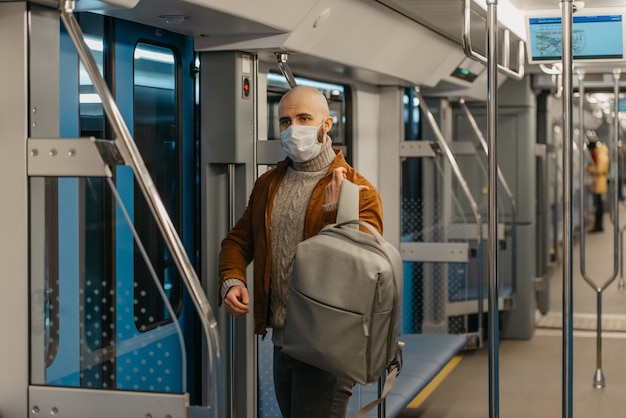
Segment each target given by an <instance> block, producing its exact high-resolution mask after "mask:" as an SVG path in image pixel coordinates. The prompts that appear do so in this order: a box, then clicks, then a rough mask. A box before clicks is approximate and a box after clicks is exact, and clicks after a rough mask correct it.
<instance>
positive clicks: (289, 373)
mask: <svg viewBox="0 0 626 418" xmlns="http://www.w3.org/2000/svg"><path fill="white" fill-rule="evenodd" d="M278 114H279V123H280V132H281V137H280V141H281V146H282V148H283V149H284V150H285V152H286V153H287V158H286V159H285V160H283V161H281V162H279V163H278V164H277V165H276V168H274V169H272V170H270V171H268V172H266V173H265V174H263V175H262V176H261V177H259V179H258V180H257V181H256V183H255V185H254V188H253V190H252V194H251V195H250V199H249V201H248V207H247V208H246V210H245V212H244V213H243V215H242V216H241V218H240V219H239V220H238V221H237V223H236V224H235V226H234V227H233V229H232V230H231V231H230V232H229V233H228V235H227V236H226V238H225V239H224V240H223V241H222V248H221V252H220V256H219V277H220V281H219V286H220V295H221V300H222V302H223V304H224V307H225V309H226V311H227V312H228V313H230V314H231V315H232V316H234V317H239V316H242V315H245V314H247V313H249V312H250V305H252V306H253V309H254V320H255V333H256V334H258V335H265V334H266V332H267V331H266V330H267V328H270V327H271V328H272V341H273V343H274V386H275V391H276V398H277V399H278V404H279V406H280V409H281V412H282V414H283V417H284V418H291V417H293V418H313V417H317V418H329V417H341V418H343V417H345V414H346V411H347V405H348V401H349V398H350V396H351V394H352V387H353V386H354V382H350V381H348V380H346V379H342V378H339V377H336V376H334V375H332V374H330V373H328V372H325V371H323V370H320V369H317V368H315V367H313V366H310V365H308V364H305V363H302V362H300V361H298V360H295V359H293V358H292V357H290V356H288V355H287V354H285V353H283V352H282V342H283V326H284V324H285V318H286V316H287V314H288V313H287V311H286V308H287V296H288V292H289V284H290V276H291V268H292V264H293V259H294V257H295V253H296V247H297V245H298V243H299V242H301V241H303V240H305V239H307V238H310V237H312V236H314V235H316V234H317V233H318V232H319V231H320V230H321V229H322V228H323V227H324V226H326V225H329V224H333V223H336V219H337V206H338V201H339V192H340V190H341V183H342V182H343V180H344V179H348V180H349V181H351V182H352V183H354V184H356V185H358V186H359V188H360V198H359V204H360V206H359V211H360V212H359V217H360V219H361V220H363V221H366V222H368V223H369V224H371V225H372V226H374V228H376V229H377V230H378V231H379V232H381V233H382V229H383V223H382V204H381V201H380V196H379V195H378V192H377V191H376V189H375V188H374V186H372V184H370V182H369V181H367V179H365V177H363V176H362V175H361V174H359V173H358V172H357V171H356V170H355V169H354V168H352V167H351V166H350V165H349V164H348V163H347V162H346V160H345V158H344V155H343V153H342V152H341V151H337V150H334V149H333V148H332V140H331V138H330V137H329V136H328V132H329V131H330V129H331V128H332V126H333V118H332V117H331V116H330V111H329V108H328V102H327V101H326V98H325V97H324V95H323V94H322V93H321V92H320V91H319V90H317V89H314V88H311V87H304V86H299V87H295V88H293V89H291V90H289V91H288V92H287V93H285V94H284V95H283V97H282V98H281V100H280V103H279V106H278ZM252 260H254V298H250V295H249V293H248V287H247V278H246V267H247V265H248V264H249V263H250V262H251V261H252ZM338 343H341V342H338Z"/></svg>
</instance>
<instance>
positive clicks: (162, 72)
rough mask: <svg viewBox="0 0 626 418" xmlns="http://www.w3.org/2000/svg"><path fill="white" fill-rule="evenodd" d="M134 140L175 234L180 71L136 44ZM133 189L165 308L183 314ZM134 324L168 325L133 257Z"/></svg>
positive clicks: (168, 265)
mask: <svg viewBox="0 0 626 418" xmlns="http://www.w3.org/2000/svg"><path fill="white" fill-rule="evenodd" d="M133 71H134V81H133V84H134V92H133V93H134V95H133V97H134V139H135V142H136V143H137V147H138V148H139V151H140V152H141V155H142V156H143V157H144V160H145V161H146V166H147V168H148V170H149V171H150V174H151V176H152V178H153V180H154V182H155V185H156V187H157V189H158V191H159V194H160V195H161V198H162V199H163V203H164V205H165V207H166V209H167V211H168V213H169V215H170V217H171V219H172V222H173V223H174V225H177V227H178V228H179V229H180V223H181V211H180V208H181V206H182V205H181V202H182V192H181V188H180V186H179V185H180V183H181V179H180V175H181V174H180V173H181V171H182V170H181V166H180V165H181V127H180V124H179V121H178V120H179V117H178V115H179V114H180V109H179V106H180V105H179V99H180V94H179V93H178V91H177V86H178V85H179V84H180V83H179V77H181V73H182V67H181V64H180V59H178V57H177V55H176V51H175V50H173V49H171V48H170V47H167V46H161V45H154V44H148V43H141V42H140V43H138V44H137V45H136V46H135V53H134V70H133ZM146 213H150V209H149V208H148V206H147V203H146V201H145V199H144V197H143V193H142V192H141V190H140V189H139V187H138V186H137V185H135V214H136V216H135V228H136V229H137V232H138V234H139V237H140V238H141V240H142V242H143V245H144V246H145V247H146V251H147V253H148V256H149V258H150V260H151V262H152V265H153V267H154V268H155V270H156V274H157V277H158V278H159V280H160V281H161V285H162V286H163V289H164V291H165V294H166V295H167V297H168V299H169V302H170V304H171V305H172V307H173V309H174V311H175V312H176V314H177V315H178V314H179V313H180V310H181V309H182V283H181V278H180V275H179V273H178V269H177V267H176V264H175V262H174V259H173V257H172V255H171V254H170V252H169V249H168V247H167V245H166V243H165V240H164V239H163V237H162V235H161V233H160V232H159V228H158V226H157V224H156V222H155V221H154V219H153V218H152V217H151V216H141V214H146ZM134 265H135V283H136V286H135V300H136V303H135V324H136V326H137V329H139V330H140V331H145V330H148V329H151V328H154V327H156V326H158V325H161V324H162V323H164V322H168V321H171V318H170V315H169V312H168V310H167V309H166V307H165V304H164V303H163V301H162V300H161V296H160V294H159V290H158V289H157V287H156V286H155V284H154V281H153V279H152V276H151V273H150V271H149V269H148V267H147V266H146V264H145V263H144V261H143V257H142V255H141V254H140V253H139V252H138V251H135V263H134Z"/></svg>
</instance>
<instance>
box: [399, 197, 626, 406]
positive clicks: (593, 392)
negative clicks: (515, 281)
mask: <svg viewBox="0 0 626 418" xmlns="http://www.w3.org/2000/svg"><path fill="white" fill-rule="evenodd" d="M620 219H621V221H620V224H621V225H625V224H626V206H622V207H621V208H620ZM585 246H586V258H585V260H586V271H587V272H588V274H587V277H590V278H591V279H594V281H597V283H598V284H599V285H602V284H603V283H604V282H606V280H607V279H608V278H609V277H610V275H611V272H612V271H613V248H614V247H613V232H612V222H611V219H610V216H609V215H608V214H605V217H604V232H602V233H596V234H587V235H586V245H585ZM579 248H580V242H579V240H578V239H577V240H576V242H575V244H574V256H573V287H572V289H573V294H574V296H573V308H574V309H573V312H574V320H573V326H574V338H573V372H572V376H573V379H572V381H573V389H572V397H571V399H572V402H573V406H572V409H571V412H572V415H571V416H573V417H580V418H583V417H584V418H589V417H594V418H626V361H625V360H626V292H622V291H620V290H619V286H618V284H619V280H620V274H619V273H618V275H617V278H616V280H615V281H614V282H613V283H612V284H611V285H610V286H609V287H608V288H607V289H606V290H604V292H603V293H602V301H603V313H602V316H603V326H602V328H603V333H602V340H601V344H602V349H601V352H602V357H601V358H602V371H603V372H604V377H605V387H604V388H602V389H596V388H594V387H593V382H594V374H595V371H596V362H597V355H596V353H597V348H596V346H597V338H596V335H597V334H596V309H597V293H596V291H595V290H594V288H592V287H591V286H590V285H589V284H588V283H587V282H586V281H585V280H584V278H583V276H582V274H581V273H580V262H579ZM562 281H563V275H562V261H558V262H557V263H556V264H555V266H554V269H553V271H552V274H551V275H550V278H549V282H550V308H549V311H548V312H547V314H546V315H541V314H540V313H537V315H536V322H537V326H536V328H535V333H534V336H533V337H532V338H531V339H530V340H523V341H522V340H501V341H500V344H499V375H498V379H499V396H498V399H497V403H498V407H497V408H495V409H497V411H498V412H499V414H496V413H494V414H492V415H490V403H493V402H490V400H489V392H490V391H489V373H488V370H489V366H488V364H489V363H488V359H489V357H488V344H485V345H484V347H483V348H481V349H478V350H472V351H464V352H462V353H460V355H459V356H460V361H459V362H458V364H457V365H456V366H454V367H453V368H452V367H450V368H451V371H449V372H447V373H448V374H447V375H446V376H445V378H443V379H442V380H441V382H440V383H439V384H438V385H436V387H435V388H432V386H434V385H433V384H431V385H430V387H429V388H427V390H426V391H428V390H431V391H432V392H431V393H426V395H427V396H425V400H423V401H421V400H420V398H421V397H422V396H420V398H416V399H415V400H414V401H413V402H412V403H411V404H410V405H409V407H408V408H406V409H405V410H404V411H403V412H402V413H401V414H400V415H399V417H400V418H417V417H423V418H448V417H449V418H452V417H454V418H460V417H462V418H485V417H503V418H527V417H537V418H555V417H561V416H563V417H566V416H567V415H564V414H563V398H564V397H563V377H562V365H563V356H562V352H563V351H562V348H563V336H562V330H561V324H562V320H561V309H562V288H563V286H562ZM444 370H445V369H444Z"/></svg>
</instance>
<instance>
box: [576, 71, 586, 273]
mask: <svg viewBox="0 0 626 418" xmlns="http://www.w3.org/2000/svg"><path fill="white" fill-rule="evenodd" d="M576 75H577V76H578V94H579V98H580V100H579V103H580V104H579V108H578V130H579V131H580V138H579V140H578V150H579V155H578V162H579V170H578V171H579V172H578V180H579V181H580V199H579V200H578V201H579V206H578V209H579V211H580V225H578V229H579V232H580V237H579V238H578V239H579V241H580V244H579V245H580V247H579V253H580V272H581V273H582V275H583V277H584V276H586V275H587V274H586V273H587V268H586V267H587V260H586V257H585V254H586V252H587V235H586V234H585V187H584V184H585V71H584V70H580V69H579V70H577V71H576Z"/></svg>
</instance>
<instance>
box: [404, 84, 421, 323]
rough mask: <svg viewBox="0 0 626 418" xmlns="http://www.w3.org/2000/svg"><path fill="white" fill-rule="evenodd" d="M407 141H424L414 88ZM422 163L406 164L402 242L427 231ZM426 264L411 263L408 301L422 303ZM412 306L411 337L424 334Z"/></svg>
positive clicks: (407, 97)
mask: <svg viewBox="0 0 626 418" xmlns="http://www.w3.org/2000/svg"><path fill="white" fill-rule="evenodd" d="M402 101H403V109H404V111H403V113H404V140H405V141H420V140H422V123H421V121H422V118H421V113H420V107H419V100H418V98H417V97H415V93H414V91H413V89H412V88H407V89H406V90H405V93H404V96H403V99H402ZM422 177H423V176H422V161H421V159H420V158H404V159H403V161H402V187H401V189H402V219H401V225H402V241H408V242H411V241H419V240H420V234H421V231H422V227H423V220H422V219H423V216H422V215H423V211H424V207H423V205H422V203H421V202H422ZM423 268H424V266H423V263H408V265H407V267H406V268H405V272H406V273H408V274H409V275H410V279H409V280H407V279H405V280H407V284H406V285H405V289H406V291H407V292H409V293H407V294H406V295H405V298H406V300H411V301H421V300H422V298H423V295H422V292H423V290H422V289H423V287H422V286H420V285H418V284H419V283H421V277H422V273H423ZM414 305H416V304H413V303H411V304H410V305H408V309H406V311H407V312H406V313H405V317H404V318H403V331H404V332H408V333H419V332H421V324H422V319H423V318H422V316H423V315H422V309H419V304H417V308H415V306H414Z"/></svg>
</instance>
